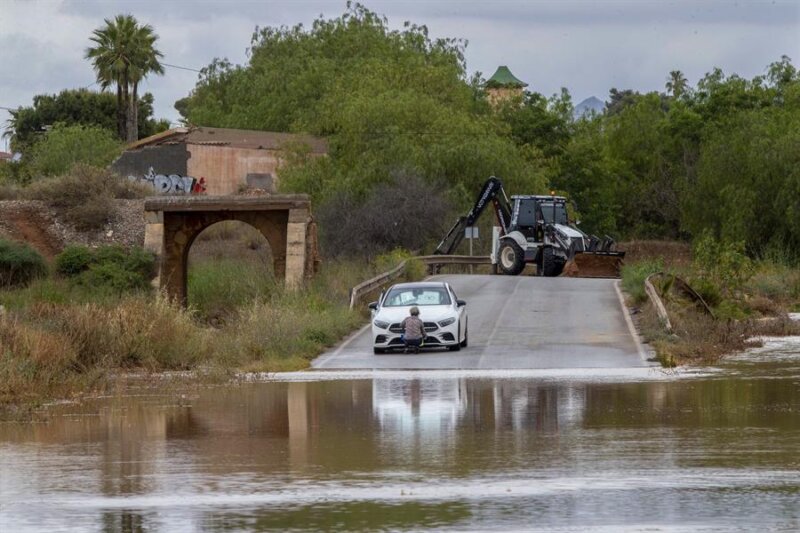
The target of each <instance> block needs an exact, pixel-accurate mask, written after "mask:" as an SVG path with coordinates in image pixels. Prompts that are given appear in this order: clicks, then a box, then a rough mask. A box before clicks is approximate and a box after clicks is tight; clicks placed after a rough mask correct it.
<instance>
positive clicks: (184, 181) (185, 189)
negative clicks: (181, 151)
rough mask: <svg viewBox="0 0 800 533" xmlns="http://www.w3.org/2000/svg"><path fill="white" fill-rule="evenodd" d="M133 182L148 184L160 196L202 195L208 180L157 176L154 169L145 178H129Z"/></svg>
mask: <svg viewBox="0 0 800 533" xmlns="http://www.w3.org/2000/svg"><path fill="white" fill-rule="evenodd" d="M128 179H129V180H131V181H138V182H141V183H147V184H148V185H150V186H152V187H153V189H155V191H156V193H158V194H202V193H204V192H206V179H205V178H200V179H199V180H198V179H195V178H192V177H191V176H179V175H178V174H170V175H165V174H156V173H155V171H154V170H153V167H150V170H149V171H148V172H147V174H145V175H144V176H128Z"/></svg>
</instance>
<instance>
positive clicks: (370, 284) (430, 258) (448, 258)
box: [350, 255, 492, 309]
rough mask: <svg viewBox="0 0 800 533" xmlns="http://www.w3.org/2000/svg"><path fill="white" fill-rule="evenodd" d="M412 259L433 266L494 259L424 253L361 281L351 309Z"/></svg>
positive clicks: (483, 262)
mask: <svg viewBox="0 0 800 533" xmlns="http://www.w3.org/2000/svg"><path fill="white" fill-rule="evenodd" d="M410 260H417V261H420V262H421V263H422V264H424V265H426V266H428V267H432V266H443V265H490V264H492V260H491V258H490V257H489V256H488V255H423V256H419V257H412V258H411V259H407V260H405V261H403V262H402V263H400V264H399V265H397V266H396V267H394V268H393V269H391V270H389V271H388V272H384V273H383V274H378V275H377V276H375V277H374V278H370V279H368V280H367V281H364V282H363V283H359V284H358V285H356V286H355V287H353V288H352V289H350V309H353V308H355V306H356V304H357V303H358V302H359V301H361V299H362V298H363V297H364V295H366V294H369V293H371V292H372V291H374V290H375V289H377V288H379V287H382V286H384V285H386V284H387V283H389V282H390V281H393V280H395V279H397V278H399V277H400V276H401V275H402V274H403V273H404V272H405V270H406V265H407V264H408V261H410Z"/></svg>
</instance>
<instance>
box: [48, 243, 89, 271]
mask: <svg viewBox="0 0 800 533" xmlns="http://www.w3.org/2000/svg"><path fill="white" fill-rule="evenodd" d="M93 259H94V254H93V253H92V251H91V250H90V249H89V248H88V247H86V246H81V245H71V246H67V247H66V248H64V251H63V252H61V253H60V254H58V255H57V256H56V263H55V268H56V272H58V273H59V274H61V275H62V276H67V277H70V276H77V275H78V274H80V273H81V272H83V271H85V270H88V269H89V265H91V263H92V261H93Z"/></svg>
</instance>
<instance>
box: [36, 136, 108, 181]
mask: <svg viewBox="0 0 800 533" xmlns="http://www.w3.org/2000/svg"><path fill="white" fill-rule="evenodd" d="M121 152H122V145H121V143H120V142H119V141H117V140H116V139H115V138H114V134H113V133H112V132H111V131H109V130H106V129H103V128H100V127H97V126H82V125H78V124H76V125H73V126H64V125H62V124H57V125H56V126H54V127H53V129H51V130H50V131H49V132H47V133H46V134H45V136H44V138H42V139H41V140H40V141H38V142H37V143H36V144H34V146H33V148H32V149H31V151H30V158H31V162H30V165H31V173H32V174H33V176H35V177H39V176H55V175H58V174H63V173H64V172H66V171H68V170H69V169H70V168H71V167H72V166H73V165H74V164H76V163H83V164H86V165H92V166H95V167H105V166H108V165H110V164H111V162H112V161H113V160H114V158H116V157H117V156H118V155H119V154H120V153H121Z"/></svg>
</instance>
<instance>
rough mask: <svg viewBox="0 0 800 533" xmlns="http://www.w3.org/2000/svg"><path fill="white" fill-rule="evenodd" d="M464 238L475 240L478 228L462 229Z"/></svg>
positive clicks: (468, 227)
mask: <svg viewBox="0 0 800 533" xmlns="http://www.w3.org/2000/svg"><path fill="white" fill-rule="evenodd" d="M464 237H465V238H467V239H477V238H478V227H477V226H467V227H466V228H464Z"/></svg>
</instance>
